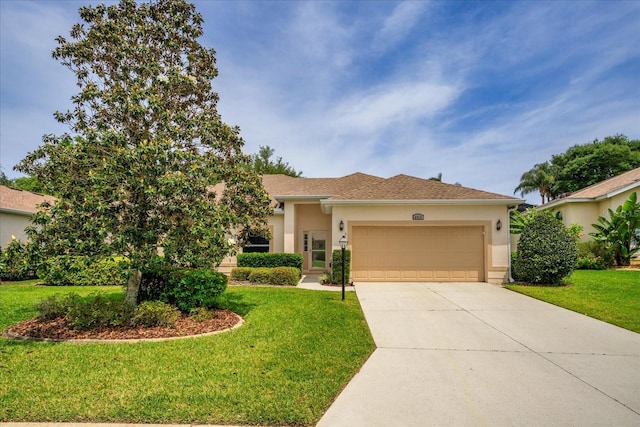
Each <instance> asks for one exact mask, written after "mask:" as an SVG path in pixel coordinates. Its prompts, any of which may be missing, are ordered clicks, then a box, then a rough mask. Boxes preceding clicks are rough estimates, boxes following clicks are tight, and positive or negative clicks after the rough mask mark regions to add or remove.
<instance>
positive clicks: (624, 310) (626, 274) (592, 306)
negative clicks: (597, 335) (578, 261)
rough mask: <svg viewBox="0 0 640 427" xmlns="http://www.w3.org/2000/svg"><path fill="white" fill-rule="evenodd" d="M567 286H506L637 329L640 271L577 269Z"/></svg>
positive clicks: (639, 327)
mask: <svg viewBox="0 0 640 427" xmlns="http://www.w3.org/2000/svg"><path fill="white" fill-rule="evenodd" d="M566 282H567V286H559V287H552V286H527V285H508V286H507V288H509V289H511V290H514V291H516V292H520V293H522V294H525V295H529V296H531V297H534V298H537V299H540V300H543V301H546V302H549V303H551V304H555V305H558V306H561V307H565V308H568V309H569V310H573V311H576V312H578V313H582V314H586V315H587V316H590V317H594V318H596V319H600V320H603V321H605V322H607V323H611V324H613V325H617V326H620V327H623V328H625V329H629V330H631V331H635V332H640V315H639V314H640V271H633V270H601V271H593V270H576V271H575V272H574V273H573V274H572V275H571V277H570V278H569V279H567V280H566Z"/></svg>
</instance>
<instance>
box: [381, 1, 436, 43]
mask: <svg viewBox="0 0 640 427" xmlns="http://www.w3.org/2000/svg"><path fill="white" fill-rule="evenodd" d="M428 6H429V2H427V1H403V2H401V3H398V4H397V5H396V7H395V8H394V9H393V11H392V13H391V14H390V15H388V16H386V17H385V19H384V21H383V22H382V26H381V28H380V31H378V32H377V33H376V34H375V35H374V39H373V45H374V49H375V50H376V51H385V50H387V49H390V48H392V47H393V46H395V45H396V44H397V43H399V42H401V41H402V40H403V39H404V38H405V37H406V36H407V35H409V34H410V33H411V31H412V30H413V29H414V27H415V26H416V25H417V24H418V23H419V22H420V19H421V18H422V15H423V13H424V11H425V10H426V9H427V7H428Z"/></svg>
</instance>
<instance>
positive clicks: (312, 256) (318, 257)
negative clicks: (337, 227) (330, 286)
mask: <svg viewBox="0 0 640 427" xmlns="http://www.w3.org/2000/svg"><path fill="white" fill-rule="evenodd" d="M309 240H310V241H311V245H310V247H309V249H310V250H309V251H308V256H309V261H308V264H307V265H308V266H309V269H310V270H326V269H327V268H328V267H329V264H328V263H327V232H326V231H311V232H309Z"/></svg>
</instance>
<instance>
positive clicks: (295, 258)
mask: <svg viewBox="0 0 640 427" xmlns="http://www.w3.org/2000/svg"><path fill="white" fill-rule="evenodd" d="M237 260H238V267H254V268H259V267H270V268H273V267H295V268H297V269H298V270H300V272H302V254H285V253H264V252H252V253H247V254H238V255H237Z"/></svg>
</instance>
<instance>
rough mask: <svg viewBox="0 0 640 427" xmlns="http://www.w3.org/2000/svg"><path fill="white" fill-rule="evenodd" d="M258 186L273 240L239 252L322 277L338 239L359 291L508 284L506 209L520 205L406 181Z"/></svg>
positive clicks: (285, 181)
mask: <svg viewBox="0 0 640 427" xmlns="http://www.w3.org/2000/svg"><path fill="white" fill-rule="evenodd" d="M263 185H264V187H265V189H266V190H267V192H268V193H269V194H270V196H271V199H272V202H273V204H274V212H273V215H272V216H271V217H270V218H269V227H270V230H271V236H272V237H271V239H270V240H268V241H266V240H262V241H260V239H258V240H256V241H255V242H254V243H255V245H249V246H248V247H245V248H244V249H245V251H250V250H251V251H253V250H256V249H258V248H259V249H258V250H261V251H269V252H286V253H300V254H302V255H303V259H304V271H305V272H306V273H314V272H317V273H321V272H323V271H325V270H328V269H330V267H331V266H330V261H331V253H332V251H333V250H334V249H339V248H340V245H339V240H340V238H341V237H342V236H343V235H344V236H345V237H346V238H347V240H348V248H349V249H351V251H352V254H351V279H352V280H354V281H356V282H366V281H438V282H440V281H456V282H457V281H483V282H491V283H503V282H505V281H507V280H508V268H509V251H510V248H509V209H512V208H514V207H515V206H517V205H518V203H521V202H522V200H521V199H516V198H513V197H511V196H504V195H500V194H494V193H489V192H486V191H481V190H475V189H471V188H466V187H462V186H458V185H451V184H445V183H441V182H438V181H433V180H426V179H421V178H415V177H411V176H406V175H397V176H394V177H392V178H388V179H385V178H380V177H377V176H372V175H366V174H363V173H354V174H352V175H347V176H344V177H341V178H292V177H289V176H285V175H265V176H264V177H263ZM234 266H235V259H234V258H228V259H227V260H225V262H224V263H223V264H222V265H221V270H222V271H230V269H231V268H233V267H234Z"/></svg>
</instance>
